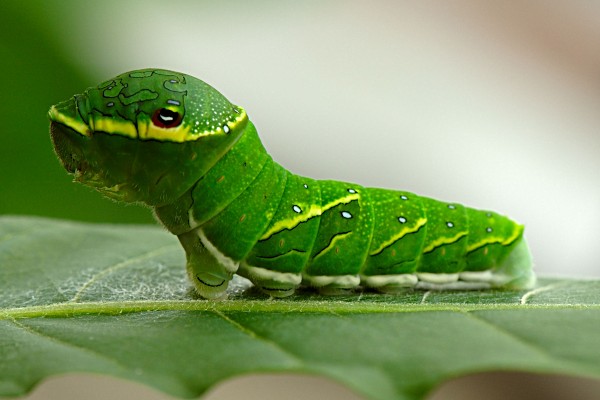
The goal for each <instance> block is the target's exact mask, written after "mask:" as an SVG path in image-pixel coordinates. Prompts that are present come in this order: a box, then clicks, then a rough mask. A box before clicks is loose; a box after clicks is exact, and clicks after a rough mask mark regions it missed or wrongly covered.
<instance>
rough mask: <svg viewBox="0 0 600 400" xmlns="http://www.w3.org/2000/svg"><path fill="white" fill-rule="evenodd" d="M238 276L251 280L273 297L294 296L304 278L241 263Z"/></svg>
mask: <svg viewBox="0 0 600 400" xmlns="http://www.w3.org/2000/svg"><path fill="white" fill-rule="evenodd" d="M237 273H238V275H241V276H243V277H244V278H247V279H249V280H250V281H251V282H252V283H254V285H255V286H256V287H257V288H259V289H260V290H261V291H263V292H264V293H266V294H268V295H269V296H272V297H287V296H291V295H292V294H294V292H295V291H296V288H297V287H298V286H300V282H301V281H302V276H301V275H300V274H294V273H290V272H279V271H271V270H268V269H266V268H260V267H253V266H251V265H248V264H246V263H244V262H242V263H241V265H240V269H239V271H238V272H237Z"/></svg>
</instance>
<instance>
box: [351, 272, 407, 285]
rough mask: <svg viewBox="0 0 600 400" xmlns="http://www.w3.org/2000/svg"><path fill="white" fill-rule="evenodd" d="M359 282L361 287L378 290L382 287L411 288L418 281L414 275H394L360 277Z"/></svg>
mask: <svg viewBox="0 0 600 400" xmlns="http://www.w3.org/2000/svg"><path fill="white" fill-rule="evenodd" d="M360 281H361V283H362V284H363V285H365V286H366V287H370V288H378V287H382V286H388V285H390V286H397V287H413V286H415V285H416V284H417V282H418V279H417V276H416V275H414V274H396V275H372V276H365V275H361V276H360Z"/></svg>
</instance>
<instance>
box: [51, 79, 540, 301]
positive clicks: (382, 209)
mask: <svg viewBox="0 0 600 400" xmlns="http://www.w3.org/2000/svg"><path fill="white" fill-rule="evenodd" d="M106 82H110V85H107V84H105V85H106V86H109V87H108V88H107V87H106V86H104V87H102V85H100V86H98V87H96V88H90V89H88V90H87V91H86V92H85V93H83V94H81V95H76V96H74V97H72V98H70V99H69V100H66V101H64V102H62V103H59V104H57V105H55V106H53V107H52V108H51V109H50V112H49V117H50V120H51V125H50V134H51V138H52V142H53V144H54V148H55V151H56V154H57V155H58V157H59V159H60V160H61V162H62V164H63V166H64V167H65V169H66V170H67V172H69V173H72V174H75V175H76V179H77V181H78V182H82V183H84V184H88V185H90V186H92V187H94V188H95V189H97V190H98V191H100V192H101V193H103V194H104V195H106V196H109V197H111V198H115V199H119V200H124V201H131V202H141V203H144V204H146V205H147V206H149V207H151V208H152V209H153V210H154V213H155V215H156V216H157V218H158V220H159V221H160V222H161V223H162V224H163V225H164V226H165V227H166V228H167V229H168V230H169V231H170V232H171V233H173V234H175V235H177V236H178V238H179V241H180V242H181V244H182V246H183V248H184V250H185V253H186V257H187V264H186V267H187V269H188V276H190V277H191V279H190V281H191V282H192V284H193V285H194V287H195V289H196V290H197V292H198V293H199V294H200V295H201V296H203V297H205V298H222V297H223V296H224V294H225V291H226V289H227V285H228V283H229V281H230V280H231V278H232V277H233V275H234V274H239V275H241V276H244V277H246V278H248V279H250V280H251V281H252V282H253V283H254V284H255V286H256V287H258V288H259V289H261V290H263V291H264V292H265V293H266V294H268V295H269V296H273V297H285V296H289V295H291V294H293V293H294V291H295V290H296V288H297V287H299V286H300V285H301V284H305V285H308V286H311V287H313V288H316V289H317V290H319V291H321V292H322V293H326V294H332V293H345V292H348V291H351V290H353V289H355V288H358V287H361V288H364V289H368V290H375V291H380V292H383V293H394V292H398V291H404V290H413V289H448V290H450V289H490V288H499V289H525V288H530V287H531V286H532V285H533V284H534V283H535V275H534V273H533V271H532V258H531V254H530V252H529V248H528V246H527V243H526V241H525V238H524V236H523V231H524V227H523V226H522V225H520V224H518V223H516V222H514V221H512V220H511V219H509V218H508V217H505V216H502V215H500V214H497V213H494V212H491V211H479V210H476V209H473V208H470V207H465V206H463V205H460V204H457V203H448V202H441V201H438V200H434V199H430V198H427V197H423V196H419V195H416V194H414V193H410V192H406V191H400V190H389V189H378V188H368V187H363V186H361V185H357V184H353V183H349V182H338V181H332V180H315V179H310V178H307V177H302V176H298V175H295V174H293V173H291V172H289V171H287V170H286V169H284V168H283V167H282V166H281V165H279V164H277V163H276V162H274V161H273V159H272V158H271V157H270V156H269V155H268V154H267V152H266V150H265V148H264V146H263V145H262V143H261V141H260V138H259V137H258V133H257V131H256V128H255V126H254V124H253V123H252V122H251V121H250V120H249V118H248V115H247V114H246V111H245V110H244V109H243V108H242V107H239V106H237V105H233V104H232V103H230V102H229V101H228V100H227V99H226V98H225V97H224V96H223V95H221V94H220V93H219V92H218V91H216V90H215V89H214V88H212V87H211V86H209V85H207V84H206V83H204V82H203V81H201V80H199V79H196V78H194V77H192V76H189V75H185V74H181V73H178V72H173V71H167V70H159V69H145V70H139V71H131V72H128V73H124V74H121V75H119V76H117V77H115V78H114V79H112V80H109V81H106ZM165 105H166V106H165ZM92 110H93V112H92ZM140 115H145V116H150V119H151V123H152V126H153V127H155V128H161V129H149V126H148V124H138V118H139V117H140ZM94 128H98V129H94ZM150 128H151V127H150ZM169 128H177V129H169ZM80 136H85V137H86V140H80V139H81V137H80ZM96 141H101V144H97V143H96ZM111 146H112V147H111Z"/></svg>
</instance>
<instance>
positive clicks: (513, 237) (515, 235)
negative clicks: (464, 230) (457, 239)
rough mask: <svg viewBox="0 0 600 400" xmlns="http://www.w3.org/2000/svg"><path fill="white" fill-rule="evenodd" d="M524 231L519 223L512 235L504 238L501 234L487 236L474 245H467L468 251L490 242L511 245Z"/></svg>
mask: <svg viewBox="0 0 600 400" xmlns="http://www.w3.org/2000/svg"><path fill="white" fill-rule="evenodd" d="M522 233H523V225H518V226H517V229H515V230H514V231H513V233H512V235H510V236H509V237H507V238H506V239H504V240H503V239H502V237H500V236H494V237H489V238H485V239H483V240H480V241H479V242H477V243H473V244H472V245H470V246H469V247H467V253H469V252H471V251H473V250H477V249H478V248H480V247H483V246H485V245H488V244H501V245H502V246H509V245H510V244H512V243H513V242H514V241H515V240H517V239H518V238H519V237H520V236H521V234H522Z"/></svg>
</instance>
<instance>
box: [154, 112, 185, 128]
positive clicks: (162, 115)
mask: <svg viewBox="0 0 600 400" xmlns="http://www.w3.org/2000/svg"><path fill="white" fill-rule="evenodd" d="M182 119H183V116H182V115H181V114H180V113H178V112H177V111H173V110H169V109H168V108H159V109H158V110H156V111H154V114H152V123H153V124H154V125H155V126H157V127H159V128H174V127H176V126H178V125H179V124H180V123H181V120H182Z"/></svg>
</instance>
